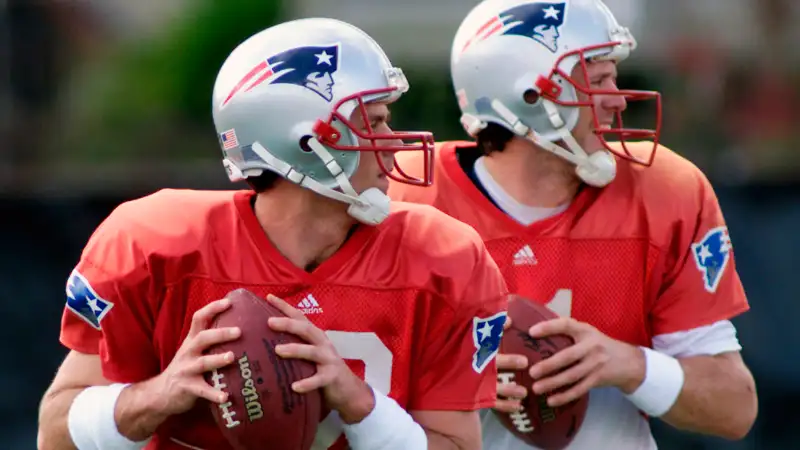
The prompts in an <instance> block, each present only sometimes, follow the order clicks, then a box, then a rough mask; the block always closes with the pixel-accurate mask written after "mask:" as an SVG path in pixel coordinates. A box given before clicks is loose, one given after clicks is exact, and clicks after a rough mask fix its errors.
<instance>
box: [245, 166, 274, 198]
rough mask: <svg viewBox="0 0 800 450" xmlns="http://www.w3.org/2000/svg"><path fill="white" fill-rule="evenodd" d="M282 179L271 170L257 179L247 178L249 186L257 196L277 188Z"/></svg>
mask: <svg viewBox="0 0 800 450" xmlns="http://www.w3.org/2000/svg"><path fill="white" fill-rule="evenodd" d="M280 179H281V176H280V175H278V174H277V173H275V172H272V171H270V170H265V171H264V172H262V173H261V175H259V176H257V177H249V178H247V184H249V185H250V187H251V188H253V190H254V191H256V193H257V194H260V193H262V192H264V191H268V190H270V189H272V187H273V186H275V184H276V183H277V182H278V180H280Z"/></svg>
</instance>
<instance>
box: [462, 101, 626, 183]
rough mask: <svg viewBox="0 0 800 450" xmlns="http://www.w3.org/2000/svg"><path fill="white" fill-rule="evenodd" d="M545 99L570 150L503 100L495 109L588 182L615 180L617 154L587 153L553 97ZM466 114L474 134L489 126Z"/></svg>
mask: <svg viewBox="0 0 800 450" xmlns="http://www.w3.org/2000/svg"><path fill="white" fill-rule="evenodd" d="M542 101H543V102H544V103H543V104H544V108H545V111H546V112H547V116H548V118H549V119H550V123H551V124H552V125H553V128H555V129H556V131H557V132H558V134H559V136H560V137H561V139H562V140H563V141H564V143H565V144H566V145H567V148H568V149H569V150H567V149H565V148H564V147H561V146H560V145H558V144H556V143H555V142H551V141H548V140H547V139H544V138H542V136H541V135H539V133H537V132H536V131H534V130H533V129H531V128H530V127H529V126H527V125H525V124H524V123H522V121H521V120H520V119H519V117H517V116H516V115H515V114H514V113H512V112H511V110H509V109H508V108H506V106H505V105H504V104H503V103H501V102H500V101H499V100H492V109H494V111H495V112H496V113H497V114H498V115H499V116H500V117H502V118H503V120H505V121H506V122H507V123H509V124H511V126H512V128H513V129H514V131H515V132H516V133H517V134H520V135H523V136H525V137H527V138H528V139H530V140H531V141H533V143H535V144H536V145H538V146H539V147H542V148H543V149H545V150H547V151H549V152H551V153H554V154H556V155H558V156H560V157H561V158H564V159H566V160H567V161H569V162H571V163H573V164H575V173H576V174H577V175H578V177H580V179H581V180H583V182H584V183H586V184H588V185H590V186H595V187H603V186H606V185H608V184H609V183H611V181H613V180H614V177H615V176H616V175H617V162H616V160H615V159H614V156H612V155H611V154H610V153H609V152H608V151H606V150H598V151H596V152H594V153H592V154H591V155H590V154H587V153H586V151H585V150H584V149H583V148H582V147H581V146H580V144H578V142H577V141H576V140H575V137H574V136H572V133H570V130H569V129H567V125H566V123H565V122H564V121H563V120H562V119H561V116H560V115H559V114H558V110H557V109H556V106H555V104H553V102H551V101H549V100H544V99H543V100H542ZM465 116H466V117H464V116H462V118H461V122H462V124H463V125H464V126H465V128H466V129H467V132H468V133H470V134H471V135H475V134H477V132H478V131H480V129H482V128H484V127H485V126H486V124H485V123H479V122H481V121H480V120H478V119H477V118H475V117H469V116H467V115H465Z"/></svg>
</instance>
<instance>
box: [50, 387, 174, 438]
mask: <svg viewBox="0 0 800 450" xmlns="http://www.w3.org/2000/svg"><path fill="white" fill-rule="evenodd" d="M147 383H148V382H144V383H137V384H133V385H131V386H129V387H128V388H126V389H124V390H123V391H122V392H121V393H120V395H119V398H118V399H117V402H116V405H115V409H114V422H115V423H116V427H117V431H119V433H120V434H122V435H123V436H125V437H126V438H128V439H130V440H131V441H144V440H145V439H147V438H148V437H150V436H151V435H152V434H153V433H155V430H156V428H158V426H159V425H161V423H163V422H164V420H165V419H166V417H167V416H165V415H163V414H160V413H159V412H158V411H159V409H158V408H157V405H156V404H155V403H154V401H153V400H154V399H153V398H152V396H149V395H148V394H147V393H146V387H147ZM85 389H86V388H75V389H65V390H62V391H59V392H54V393H47V394H46V395H45V397H44V399H43V400H42V405H41V408H40V411H39V433H38V437H37V442H38V448H39V450H75V449H77V447H76V445H75V444H74V442H73V439H72V435H71V432H70V423H69V420H70V419H69V416H70V409H71V408H72V406H73V403H74V402H75V398H76V397H78V395H79V394H81V393H82V392H83V391H84V390H85ZM109 413H110V410H109Z"/></svg>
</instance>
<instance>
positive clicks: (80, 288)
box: [67, 270, 114, 330]
mask: <svg viewBox="0 0 800 450" xmlns="http://www.w3.org/2000/svg"><path fill="white" fill-rule="evenodd" d="M113 306H114V304H113V303H111V302H109V301H108V300H105V299H103V298H102V297H100V296H99V295H97V292H95V291H94V289H92V286H91V285H90V284H89V281H88V280H87V279H86V278H85V277H84V276H83V275H81V274H80V272H78V271H77V270H73V271H72V274H70V276H69V280H67V308H69V309H70V310H71V311H72V312H74V313H75V314H76V315H77V316H78V317H80V318H81V319H83V320H84V321H86V322H87V323H88V324H89V325H91V326H92V327H94V328H96V329H98V330H99V329H101V328H100V322H101V321H102V320H103V318H104V317H105V316H106V315H107V314H108V312H109V311H111V308H112V307H113Z"/></svg>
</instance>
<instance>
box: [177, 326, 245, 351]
mask: <svg viewBox="0 0 800 450" xmlns="http://www.w3.org/2000/svg"><path fill="white" fill-rule="evenodd" d="M241 335H242V329H241V328H239V327H225V328H212V329H210V330H203V331H201V332H199V333H197V334H196V335H195V336H194V339H192V341H191V343H190V344H189V345H191V349H190V350H191V351H193V352H195V353H203V351H205V350H206V349H207V348H208V347H211V346H212V345H217V344H222V343H224V342H229V341H232V340H234V339H237V338H239V336H241Z"/></svg>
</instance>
